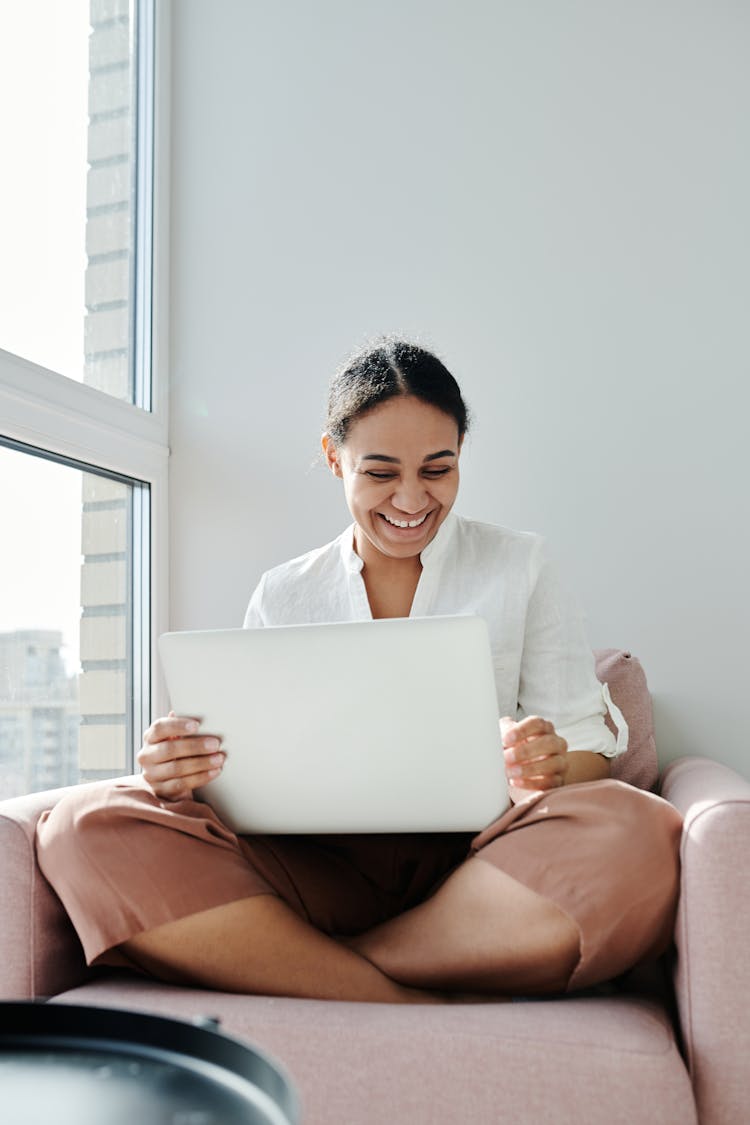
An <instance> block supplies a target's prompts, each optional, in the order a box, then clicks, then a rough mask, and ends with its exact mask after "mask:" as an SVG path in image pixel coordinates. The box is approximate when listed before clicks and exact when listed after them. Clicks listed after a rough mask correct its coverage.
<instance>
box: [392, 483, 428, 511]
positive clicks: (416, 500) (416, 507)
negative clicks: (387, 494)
mask: <svg viewBox="0 0 750 1125" xmlns="http://www.w3.org/2000/svg"><path fill="white" fill-rule="evenodd" d="M391 503H392V504H393V506H394V508H398V510H399V511H400V512H409V513H410V514H411V513H414V512H419V511H421V510H422V508H424V506H425V504H426V503H427V492H426V490H425V487H424V485H423V484H422V482H421V481H419V480H415V481H400V482H399V485H398V487H397V488H396V491H395V492H394V493H393V496H392V497H391Z"/></svg>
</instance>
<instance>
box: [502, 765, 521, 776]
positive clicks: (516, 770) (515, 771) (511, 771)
mask: <svg viewBox="0 0 750 1125" xmlns="http://www.w3.org/2000/svg"><path fill="white" fill-rule="evenodd" d="M506 772H507V774H508V776H509V777H520V776H521V773H522V770H521V767H520V766H508V769H507V771H506Z"/></svg>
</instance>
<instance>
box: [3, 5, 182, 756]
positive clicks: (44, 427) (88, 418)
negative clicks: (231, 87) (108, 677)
mask: <svg viewBox="0 0 750 1125" xmlns="http://www.w3.org/2000/svg"><path fill="white" fill-rule="evenodd" d="M154 8H155V13H154V20H155V58H154V120H153V203H152V206H153V241H152V304H151V317H150V320H151V372H152V384H151V406H152V409H151V410H144V409H141V408H140V407H138V406H133V405H131V404H130V403H127V402H121V401H119V400H118V399H116V398H114V397H113V396H111V395H108V394H105V393H104V392H103V391H99V390H97V389H96V388H94V387H90V386H87V385H85V384H83V383H77V382H75V381H74V380H72V379H69V378H67V377H65V376H64V375H60V374H58V373H56V372H54V371H49V370H48V369H46V368H44V367H40V366H39V365H38V364H35V363H32V362H31V361H30V360H27V359H24V358H23V357H21V356H18V355H15V354H14V353H12V352H8V351H4V350H2V348H0V436H2V437H5V438H8V439H10V440H11V441H17V442H20V443H22V444H24V445H26V446H30V447H31V448H32V449H34V450H36V451H38V452H39V453H40V454H41V455H44V454H52V455H53V456H55V457H61V458H64V459H67V460H71V461H74V462H78V463H79V464H78V466H77V467H80V468H91V469H92V470H93V471H96V470H97V469H101V470H105V471H107V472H111V473H116V474H117V475H119V476H122V477H126V478H131V479H133V480H135V481H141V482H143V483H145V484H147V485H148V486H149V492H150V505H149V506H150V521H151V526H150V530H151V535H150V547H151V551H150V591H148V593H147V597H148V603H149V606H150V639H149V651H150V714H149V711H148V709H147V707H144V709H143V711H142V713H141V720H142V723H143V725H144V726H145V725H147V723H148V722H149V721H150V718H151V716H152V715H154V714H164V713H165V711H166V701H167V694H166V689H165V686H164V681H163V678H162V676H161V674H160V670H159V660H158V653H157V647H156V643H157V638H158V636H159V634H160V633H162V632H164V631H165V630H166V629H167V628H168V622H169V530H168V528H169V511H168V458H169V445H168V386H169V351H168V340H169V330H168V323H169V243H168V231H169V166H168V153H169V148H170V146H169V89H170V77H169V63H170V52H169V40H170V8H171V4H170V3H169V0H156V2H155V4H154ZM138 299H139V300H143V294H140V295H138ZM137 346H141V347H142V341H138V342H137ZM134 610H135V612H136V613H137V612H138V609H137V608H136V607H134ZM134 674H136V676H137V670H135V669H134ZM137 721H138V716H134V722H135V724H136V728H137ZM134 734H135V738H136V740H138V739H139V735H140V730H138V729H135V731H134ZM135 749H136V747H133V750H135Z"/></svg>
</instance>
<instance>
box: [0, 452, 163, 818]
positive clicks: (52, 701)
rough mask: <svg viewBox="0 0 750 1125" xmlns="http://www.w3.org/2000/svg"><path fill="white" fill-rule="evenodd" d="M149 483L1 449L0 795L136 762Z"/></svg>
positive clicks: (105, 773) (116, 770)
mask: <svg viewBox="0 0 750 1125" xmlns="http://www.w3.org/2000/svg"><path fill="white" fill-rule="evenodd" d="M144 487H145V486H141V485H139V484H126V483H123V482H121V481H117V480H111V479H109V478H107V477H103V476H99V475H97V474H95V473H91V472H84V471H82V470H80V469H77V468H73V467H70V466H68V465H62V464H57V463H55V462H52V461H49V460H45V459H44V458H41V457H36V456H31V455H29V454H27V453H23V452H19V451H18V450H14V449H9V448H5V447H3V446H0V519H2V527H3V530H4V536H3V550H2V552H0V798H4V797H9V796H15V795H18V794H21V793H30V792H34V791H37V790H41V789H48V788H52V787H55V786H58V785H69V784H71V783H74V782H77V781H84V780H91V779H94V778H98V777H112V776H116V775H119V774H123V773H128V772H129V771H130V770H131V769H132V745H133V683H134V682H135V681H137V677H134V675H133V600H132V593H131V591H132V587H133V582H132V574H133V570H134V560H133V557H132V548H131V544H132V542H133V512H134V508H137V506H138V495H139V493H140V491H141V489H142V488H144Z"/></svg>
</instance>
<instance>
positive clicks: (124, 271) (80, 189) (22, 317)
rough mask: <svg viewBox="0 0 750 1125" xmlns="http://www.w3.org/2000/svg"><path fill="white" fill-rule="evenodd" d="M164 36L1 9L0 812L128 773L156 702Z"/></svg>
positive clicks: (69, 11) (112, 2)
mask: <svg viewBox="0 0 750 1125" xmlns="http://www.w3.org/2000/svg"><path fill="white" fill-rule="evenodd" d="M154 18H155V16H154V6H153V0H130V2H128V0H70V2H69V3H66V4H65V5H60V4H59V3H58V0H40V2H39V3H37V4H34V5H32V6H29V5H24V4H16V5H6V6H4V7H3V8H2V10H1V11H0V96H1V97H2V98H3V103H4V104H5V105H6V106H8V105H12V106H13V110H14V112H13V113H12V114H6V115H5V120H7V121H8V122H9V124H8V127H7V135H6V136H4V137H3V143H4V152H5V155H6V159H4V166H5V168H6V169H13V173H12V175H8V174H7V172H6V175H4V177H3V182H2V183H1V184H0V244H2V245H3V255H2V256H1V257H0V349H2V350H0V520H2V523H1V524H0V527H1V528H2V540H3V544H4V546H3V552H2V561H1V562H0V797H6V796H11V795H14V794H16V793H23V792H30V791H33V790H39V789H45V788H49V787H52V786H56V785H65V784H69V783H71V782H76V781H79V780H87V779H90V778H94V777H102V776H114V775H117V774H121V773H127V772H129V771H130V770H131V769H132V768H133V753H134V749H135V747H136V746H137V745H138V744H140V735H141V731H142V729H143V727H144V726H145V725H147V723H148V721H149V713H150V704H151V702H152V700H153V695H154V692H157V693H159V691H160V685H159V681H158V679H156V678H155V676H154V674H153V672H154V661H153V660H152V648H153V636H154V635H155V633H156V632H157V631H161V630H162V629H163V628H164V627H165V624H166V597H165V584H166V583H165V574H166V550H165V545H166V544H165V530H164V529H165V519H164V515H165V507H166V461H167V446H166V418H165V411H164V409H163V403H162V396H160V395H159V393H158V391H159V386H160V382H159V378H158V376H159V375H160V373H161V371H162V370H164V367H165V364H166V355H165V353H164V350H163V346H162V347H161V348H160V349H157V348H155V347H154V346H153V340H154V339H155V334H154V331H153V324H152V321H154V320H155V316H156V313H157V312H158V307H159V306H158V302H155V301H154V293H155V283H154V278H155V276H156V272H157V271H158V268H159V263H160V262H161V261H163V260H164V253H163V250H164V249H165V248H163V247H161V246H160V244H159V242H158V240H155V239H154V238H153V230H154V225H153V220H152V216H153V215H154V208H155V207H156V208H157V210H158V204H159V198H160V196H159V191H158V190H157V191H155V183H156V177H155V169H154V161H153V149H154V135H155V130H156V131H157V133H158V132H159V131H161V132H162V133H163V130H164V115H163V110H162V112H161V114H160V116H159V117H158V118H155V116H154V106H155V105H156V104H157V98H158V91H156V87H155V84H154V78H155V67H154V46H155V43H158V44H159V48H158V49H159V58H160V65H161V69H162V72H163V67H164V63H165V62H166V54H165V51H164V47H163V43H164V42H165V41H166V36H165V35H164V32H163V27H162V25H163V23H164V21H165V19H166V16H165V15H164V12H162V14H161V15H160V17H159V19H160V21H161V23H160V25H159V26H158V27H156V28H155V27H154ZM155 91H156V92H157V97H155V96H154V94H155ZM3 128H5V126H4V127H3ZM8 153H10V154H11V159H7V155H8ZM152 310H153V315H152ZM164 335H165V334H162V336H164ZM152 390H153V392H156V393H152Z"/></svg>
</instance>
